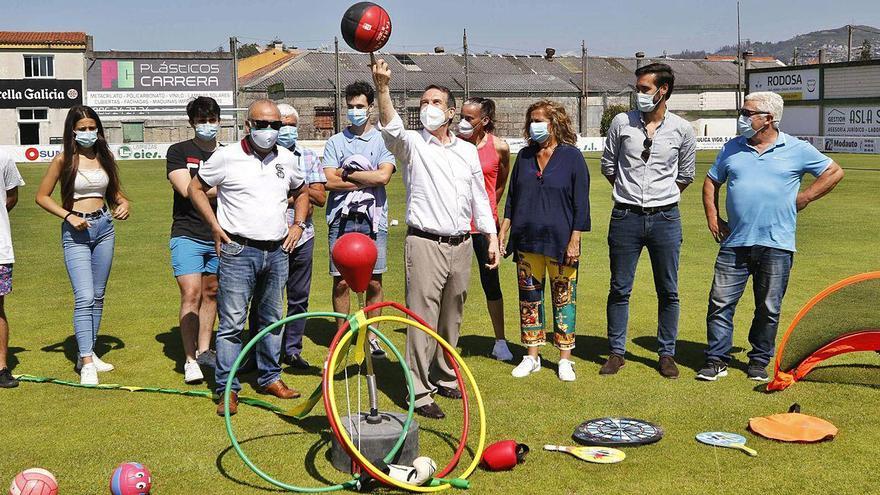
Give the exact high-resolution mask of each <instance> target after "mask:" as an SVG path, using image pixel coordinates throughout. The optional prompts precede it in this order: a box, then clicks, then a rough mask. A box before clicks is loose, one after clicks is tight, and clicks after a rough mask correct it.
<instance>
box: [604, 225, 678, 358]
mask: <svg viewBox="0 0 880 495" xmlns="http://www.w3.org/2000/svg"><path fill="white" fill-rule="evenodd" d="M643 247H646V248H648V255H649V256H650V257H651V268H652V270H653V272H654V288H655V289H656V291H657V344H658V350H657V352H658V354H659V355H661V356H674V355H675V339H676V337H677V336H678V313H679V301H678V256H679V253H680V251H681V214H680V213H679V211H678V208H673V209H671V210H669V211H663V212H658V213H654V214H650V215H645V214H641V213H636V212H633V211H629V210H623V209H619V208H614V209H613V210H611V225H610V226H609V228H608V248H609V249H608V253H609V256H610V258H611V289H610V290H609V291H608V306H607V316H608V342H609V347H610V348H611V352H612V353H613V354H619V355H621V356H622V355H624V352H626V329H627V322H628V320H629V296H630V294H631V293H632V288H633V279H634V278H635V274H636V266H637V265H638V262H639V256H641V254H642V248H643Z"/></svg>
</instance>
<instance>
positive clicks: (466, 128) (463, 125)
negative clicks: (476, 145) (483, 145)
mask: <svg viewBox="0 0 880 495" xmlns="http://www.w3.org/2000/svg"><path fill="white" fill-rule="evenodd" d="M458 135H459V136H461V137H463V138H469V137H471V136H473V135H474V126H472V125H471V123H470V122H468V121H467V120H462V121H461V122H459V123H458Z"/></svg>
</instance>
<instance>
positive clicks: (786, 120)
mask: <svg viewBox="0 0 880 495" xmlns="http://www.w3.org/2000/svg"><path fill="white" fill-rule="evenodd" d="M779 128H780V129H782V130H783V131H784V132H786V133H788V134H791V135H792V136H818V135H819V107H818V106H810V107H795V106H789V107H785V108H784V109H783V111H782V122H781V123H780V124H779Z"/></svg>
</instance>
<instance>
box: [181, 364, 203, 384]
mask: <svg viewBox="0 0 880 495" xmlns="http://www.w3.org/2000/svg"><path fill="white" fill-rule="evenodd" d="M204 379H205V375H203V374H202V369H201V368H199V363H197V362H195V361H187V362H186V363H184V365H183V381H184V382H186V383H187V384H188V385H195V384H197V383H202V381H203V380H204Z"/></svg>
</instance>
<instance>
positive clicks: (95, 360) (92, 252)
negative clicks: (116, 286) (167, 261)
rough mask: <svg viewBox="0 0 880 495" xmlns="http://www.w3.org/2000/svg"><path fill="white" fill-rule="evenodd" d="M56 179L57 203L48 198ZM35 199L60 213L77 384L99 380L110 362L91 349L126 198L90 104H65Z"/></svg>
mask: <svg viewBox="0 0 880 495" xmlns="http://www.w3.org/2000/svg"><path fill="white" fill-rule="evenodd" d="M59 182H60V183H61V204H60V205H59V204H58V203H57V202H56V201H55V200H54V199H52V192H53V191H54V190H55V186H56V184H58V183H59ZM37 204H39V205H40V206H41V207H42V208H43V209H44V210H46V211H48V212H49V213H51V214H53V215H55V216H57V217H59V218H62V219H63V222H62V224H61V245H62V247H63V250H64V264H65V265H66V266H67V274H68V275H69V276H70V285H72V286H73V299H74V305H73V333H74V336H75V337H76V343H77V346H78V347H79V361H78V363H77V366H76V368H77V369H79V370H80V383H82V384H86V385H97V384H98V372H104V371H111V370H112V369H113V365H111V364H109V363H106V362H104V361H102V360H101V359H100V358H99V357H98V356H97V355H96V354H95V353H94V345H95V341H96V340H97V337H98V328H99V327H100V326H101V314H102V312H103V309H104V289H105V287H106V286H107V279H108V277H109V276H110V265H111V264H112V262H113V246H114V243H115V231H114V229H113V219H114V218H115V219H117V220H125V219H126V218H128V199H127V198H126V197H125V195H124V194H123V193H122V190H121V188H120V184H119V170H118V167H117V166H116V160H114V159H113V154H112V153H111V152H110V148H109V147H108V146H107V141H106V140H105V138H104V127H103V126H102V125H101V119H100V118H98V114H96V113H95V111H94V110H92V108H91V107H87V106H83V105H78V106H75V107H73V108H71V109H70V111H69V112H68V113H67V119H66V120H65V122H64V149H63V152H62V153H61V154H59V155H58V156H56V157H55V159H54V160H52V164H51V165H49V169H48V170H47V171H46V175H45V176H43V180H42V182H40V187H39V189H38V190H37Z"/></svg>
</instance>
